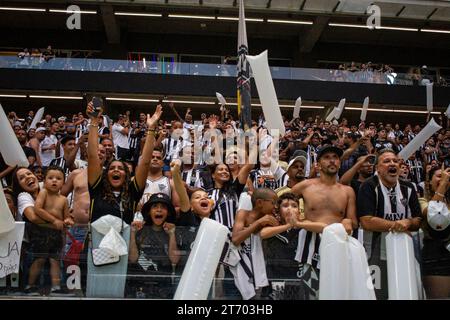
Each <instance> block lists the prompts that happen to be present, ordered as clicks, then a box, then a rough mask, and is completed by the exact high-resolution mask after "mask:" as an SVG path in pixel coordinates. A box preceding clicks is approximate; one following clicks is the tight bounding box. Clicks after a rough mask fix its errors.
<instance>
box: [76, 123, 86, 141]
mask: <svg viewBox="0 0 450 320" xmlns="http://www.w3.org/2000/svg"><path fill="white" fill-rule="evenodd" d="M86 132H88V123H87V121H86V120H85V121H84V122H82V123H80V124H79V125H78V126H77V129H76V132H75V140H76V142H78V139H79V138H81V136H82V135H83V134H84V133H86Z"/></svg>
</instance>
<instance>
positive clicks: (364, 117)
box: [360, 97, 369, 121]
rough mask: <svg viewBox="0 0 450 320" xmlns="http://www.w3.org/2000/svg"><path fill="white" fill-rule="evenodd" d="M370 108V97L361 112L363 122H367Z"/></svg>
mask: <svg viewBox="0 0 450 320" xmlns="http://www.w3.org/2000/svg"><path fill="white" fill-rule="evenodd" d="M368 108H369V97H366V98H365V99H364V103H363V108H362V111H361V117H360V119H361V121H366V117H367V109H368Z"/></svg>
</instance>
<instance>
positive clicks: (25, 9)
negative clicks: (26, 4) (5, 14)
mask: <svg viewBox="0 0 450 320" xmlns="http://www.w3.org/2000/svg"><path fill="white" fill-rule="evenodd" d="M0 10H3V11H28V12H46V11H47V10H46V9H43V8H18V7H0Z"/></svg>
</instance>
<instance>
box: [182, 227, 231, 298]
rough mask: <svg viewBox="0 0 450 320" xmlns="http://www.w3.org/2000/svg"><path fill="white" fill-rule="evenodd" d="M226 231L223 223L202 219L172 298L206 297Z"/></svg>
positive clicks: (225, 237)
mask: <svg viewBox="0 0 450 320" xmlns="http://www.w3.org/2000/svg"><path fill="white" fill-rule="evenodd" d="M228 232H229V231H228V228H227V227H225V226H224V225H222V224H220V223H218V222H216V221H214V220H211V219H208V218H204V219H202V222H201V224H200V228H199V230H198V233H197V236H196V237H195V242H194V247H193V248H192V251H191V253H190V254H189V258H188V261H187V263H186V266H185V268H184V270H183V275H182V276H181V279H180V283H179V284H178V287H177V291H176V292H175V296H174V300H206V299H207V297H208V293H209V290H210V288H211V284H212V281H213V278H214V274H215V272H216V269H217V265H218V264H219V260H220V256H221V254H222V250H223V246H224V245H225V241H226V239H227V235H228Z"/></svg>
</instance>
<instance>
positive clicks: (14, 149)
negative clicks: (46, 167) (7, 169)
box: [0, 104, 30, 167]
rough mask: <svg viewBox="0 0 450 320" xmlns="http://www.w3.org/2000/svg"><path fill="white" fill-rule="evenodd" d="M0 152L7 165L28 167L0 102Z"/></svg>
mask: <svg viewBox="0 0 450 320" xmlns="http://www.w3.org/2000/svg"><path fill="white" fill-rule="evenodd" d="M0 152H1V154H2V156H3V160H5V163H6V164H7V165H8V166H11V167H15V166H19V167H28V166H29V165H30V163H29V162H28V159H27V157H26V156H25V153H24V152H23V149H22V147H21V146H20V143H19V141H18V140H17V137H16V135H15V134H14V131H13V129H12V127H11V123H10V122H9V120H8V118H7V117H6V114H5V111H4V110H3V107H2V105H1V104H0Z"/></svg>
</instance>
